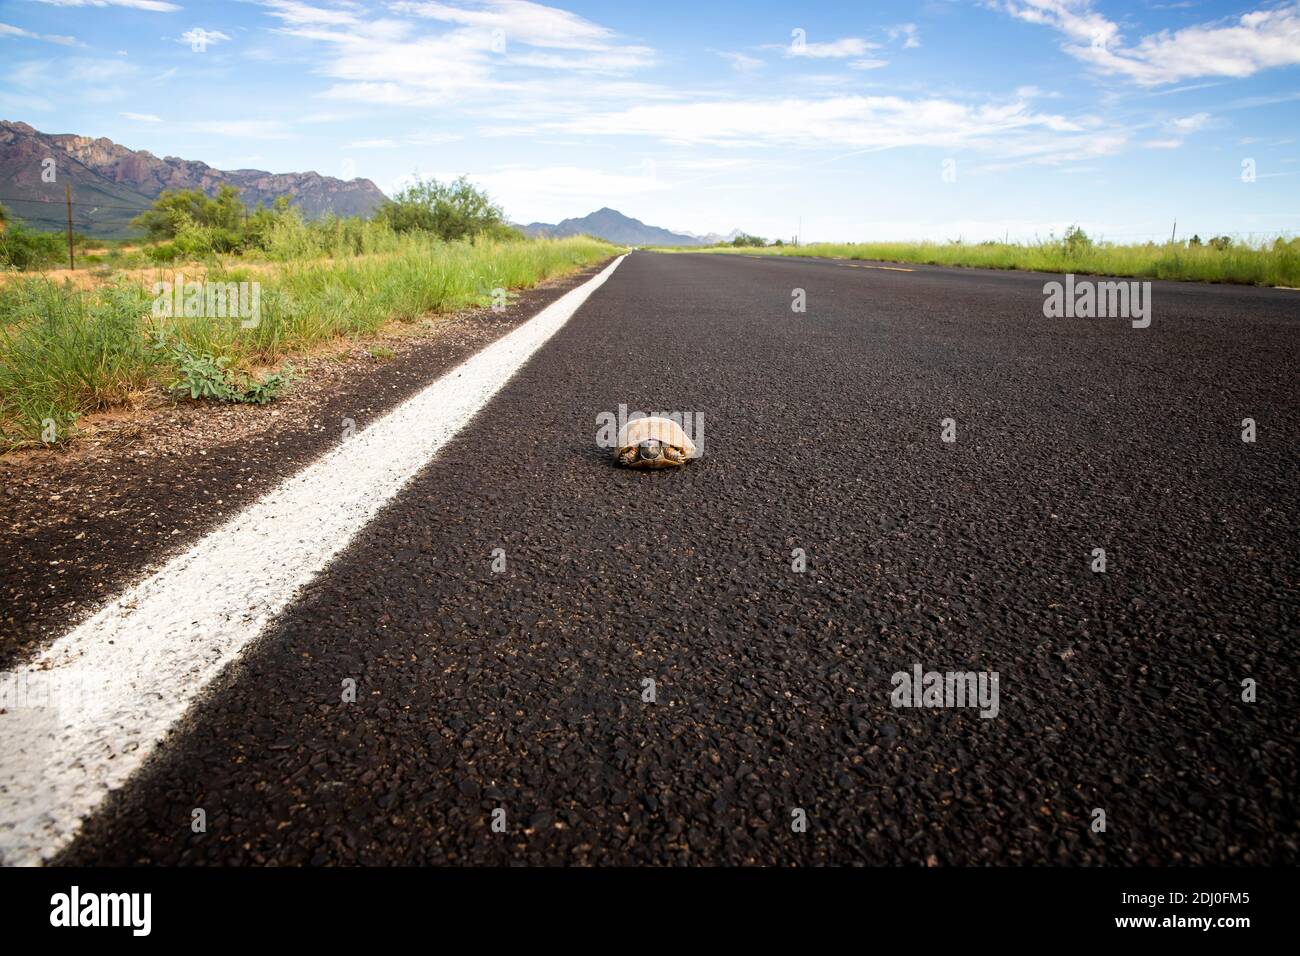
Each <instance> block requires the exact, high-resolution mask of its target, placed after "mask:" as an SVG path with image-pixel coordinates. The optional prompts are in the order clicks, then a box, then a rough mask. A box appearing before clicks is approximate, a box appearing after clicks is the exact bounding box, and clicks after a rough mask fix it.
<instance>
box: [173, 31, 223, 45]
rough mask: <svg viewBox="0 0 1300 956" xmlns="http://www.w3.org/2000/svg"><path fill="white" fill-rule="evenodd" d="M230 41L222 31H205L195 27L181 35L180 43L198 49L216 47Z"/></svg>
mask: <svg viewBox="0 0 1300 956" xmlns="http://www.w3.org/2000/svg"><path fill="white" fill-rule="evenodd" d="M229 39H230V37H228V36H226V35H225V34H224V33H222V32H221V31H220V30H205V29H203V27H193V28H191V29H189V30H186V31H185V32H184V33H182V34H181V38H180V42H181V43H185V44H188V45H189V46H191V47H194V48H196V49H198V48H202V47H207V46H216V45H217V44H218V43H225V42H226V41H228V40H229Z"/></svg>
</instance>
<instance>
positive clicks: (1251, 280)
mask: <svg viewBox="0 0 1300 956" xmlns="http://www.w3.org/2000/svg"><path fill="white" fill-rule="evenodd" d="M677 251H681V252H694V251H705V252H720V253H721V252H731V253H741V254H744V255H769V256H818V257H825V258H832V259H871V260H876V261H879V262H900V263H924V264H928V265H941V266H975V267H978V268H983V269H1024V270H1028V271H1031V272H1053V273H1066V272H1073V273H1075V274H1076V275H1109V276H1131V277H1135V278H1136V277H1142V278H1152V279H1175V280H1189V281H1194V282H1231V283H1239V284H1243V285H1263V286H1279V285H1280V286H1293V287H1294V286H1300V239H1291V240H1285V239H1278V240H1277V241H1276V242H1274V243H1272V244H1271V245H1266V246H1250V245H1239V244H1235V243H1234V244H1233V245H1231V246H1229V247H1228V248H1226V249H1216V248H1214V247H1212V246H1209V245H1203V246H1188V245H1186V244H1184V243H1178V242H1174V243H1165V244H1163V245H1156V244H1154V243H1148V244H1145V245H1127V246H1125V245H1113V244H1110V243H1101V242H1099V243H1087V244H1078V245H1074V246H1070V245H1067V244H1066V243H1063V242H1059V241H1046V242H1040V243H1033V244H1027V245H1019V244H1016V243H1003V242H987V243H980V244H975V245H966V244H963V243H956V242H952V243H932V242H861V243H829V242H820V243H813V244H811V245H805V246H767V247H764V248H759V249H748V248H747V249H735V248H729V247H728V248H717V249H707V250H692V249H681V250H677Z"/></svg>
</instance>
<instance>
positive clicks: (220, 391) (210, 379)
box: [153, 332, 293, 405]
mask: <svg viewBox="0 0 1300 956" xmlns="http://www.w3.org/2000/svg"><path fill="white" fill-rule="evenodd" d="M153 348H154V351H156V352H160V353H162V355H163V358H164V361H166V362H167V363H168V364H169V365H171V366H172V367H173V368H175V370H176V375H177V377H176V378H175V379H173V380H172V382H171V383H170V385H169V388H170V389H171V390H172V391H173V392H179V393H181V394H188V395H189V397H190V398H192V399H210V400H212V401H217V402H238V403H241V404H252V405H265V404H267V403H268V402H271V401H273V400H274V399H276V398H278V397H279V395H280V394H281V393H282V392H283V391H284V389H285V388H287V387H288V385H289V383H290V382H291V381H292V378H293V369H292V368H290V367H287V366H286V367H285V368H284V369H283V370H281V371H279V372H272V373H271V374H269V375H267V376H265V377H263V378H261V379H254V378H252V377H251V376H248V375H242V374H238V373H236V372H233V371H231V370H230V369H229V368H227V366H228V365H229V364H230V358H229V357H228V356H225V355H222V356H220V357H218V356H214V355H212V354H211V353H209V352H202V353H200V352H195V351H194V350H193V349H192V348H191V347H190V346H189V345H187V344H186V343H184V342H182V341H180V340H178V339H171V338H168V336H167V334H166V333H165V332H157V333H155V335H154V342H153Z"/></svg>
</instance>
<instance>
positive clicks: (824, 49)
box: [785, 36, 879, 60]
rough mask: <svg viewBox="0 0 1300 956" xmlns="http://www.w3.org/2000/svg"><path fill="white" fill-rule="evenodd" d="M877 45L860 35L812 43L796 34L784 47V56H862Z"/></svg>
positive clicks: (821, 57) (815, 57)
mask: <svg viewBox="0 0 1300 956" xmlns="http://www.w3.org/2000/svg"><path fill="white" fill-rule="evenodd" d="M877 47H879V44H878V43H868V42H867V41H866V40H864V39H862V38H861V37H842V38H841V39H839V40H831V41H830V42H829V43H812V42H810V41H808V40H805V39H804V38H803V37H802V36H798V37H796V38H795V39H794V41H793V42H792V43H791V44H790V45H789V46H788V47H785V55H786V56H807V57H812V58H813V59H818V60H821V59H827V58H830V59H843V58H845V57H850V56H863V55H864V54H865V53H866V52H867V51H868V50H874V49H876V48H877Z"/></svg>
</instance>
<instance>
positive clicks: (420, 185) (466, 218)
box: [375, 176, 508, 240]
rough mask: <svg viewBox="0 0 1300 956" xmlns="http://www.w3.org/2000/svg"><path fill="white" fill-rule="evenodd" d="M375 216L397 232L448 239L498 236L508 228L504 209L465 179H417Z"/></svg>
mask: <svg viewBox="0 0 1300 956" xmlns="http://www.w3.org/2000/svg"><path fill="white" fill-rule="evenodd" d="M375 216H376V218H377V219H380V220H382V221H385V222H387V223H388V224H389V225H390V226H391V227H392V229H393V231H394V232H429V233H432V234H434V235H435V236H438V237H439V238H441V239H447V240H454V239H465V238H472V237H474V236H477V235H479V234H481V233H489V234H494V235H495V234H500V233H501V232H502V231H503V230H505V229H507V228H508V227H507V226H506V224H505V213H504V212H502V210H501V207H500V206H498V205H497V204H496V203H494V202H493V201H492V200H491V199H490V198H489V197H488V194H487V193H485V192H484V191H483V190H481V189H478V188H477V187H475V186H474V185H473V184H472V183H471V182H470V181H469V180H468V179H466V178H465V177H464V176H461V177H460V178H459V179H457V180H455V181H454V182H450V183H440V182H438V181H437V180H436V179H417V180H416V181H415V182H413V183H412V184H411V185H409V186H407V187H406V188H405V189H403V190H402V191H401V192H399V193H398V194H397V195H396V196H395V197H394V198H393V199H390V200H388V201H387V202H385V203H384V204H383V205H382V206H380V207H379V210H378V212H377V213H376V214H375Z"/></svg>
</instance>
